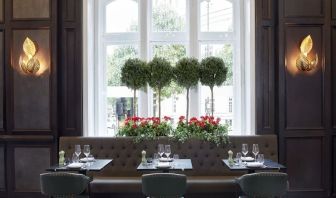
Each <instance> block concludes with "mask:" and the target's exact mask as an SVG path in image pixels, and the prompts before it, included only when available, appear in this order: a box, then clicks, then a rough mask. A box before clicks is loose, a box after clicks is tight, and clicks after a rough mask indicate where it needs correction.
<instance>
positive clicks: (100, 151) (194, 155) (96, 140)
mask: <svg viewBox="0 0 336 198" xmlns="http://www.w3.org/2000/svg"><path fill="white" fill-rule="evenodd" d="M159 143H162V144H170V145H171V149H172V153H173V154H174V153H177V154H179V156H180V158H190V159H191V160H192V164H193V170H192V171H184V172H183V174H186V175H187V176H189V177H188V191H189V189H192V188H194V186H197V185H198V184H199V182H202V181H204V182H208V183H209V181H211V180H209V177H210V176H213V179H214V184H215V183H216V182H217V184H220V182H219V181H220V180H218V178H219V177H228V178H227V179H228V180H226V181H225V182H222V186H223V185H224V184H225V185H228V186H231V187H232V186H233V185H234V184H233V183H234V178H235V177H237V176H240V175H242V174H244V172H232V171H230V170H228V169H227V168H226V167H225V166H224V165H223V163H222V161H221V159H224V158H227V157H228V154H227V152H228V150H230V149H231V150H232V151H233V152H234V153H236V152H240V151H241V145H242V144H243V143H247V144H249V146H250V148H249V150H250V151H251V150H252V148H251V147H252V144H254V143H257V144H259V149H260V152H261V153H263V154H264V155H265V158H268V159H272V160H274V161H278V150H277V149H278V146H277V136H275V135H263V136H230V143H229V144H227V145H220V146H218V147H217V146H216V145H215V144H213V143H209V142H204V141H200V140H194V139H193V140H188V141H186V142H185V143H180V142H177V141H175V140H169V139H168V138H165V137H163V138H160V139H159V140H155V141H154V140H148V141H143V142H140V143H135V142H134V140H133V139H132V138H128V137H115V138H106V137H61V138H60V142H59V149H60V150H64V151H65V157H71V156H72V153H73V152H74V145H75V144H80V145H82V146H83V145H84V144H89V145H91V153H92V154H93V156H94V157H95V158H102V159H104V158H112V159H113V162H112V163H111V164H109V165H108V167H106V168H105V169H104V170H103V171H101V172H98V173H93V177H94V178H97V180H96V179H94V180H93V181H92V182H91V190H92V191H93V192H95V191H97V192H102V191H101V190H106V191H111V192H114V190H113V189H115V188H104V189H102V188H101V187H102V185H105V186H108V185H112V183H118V182H119V183H120V182H121V180H122V178H125V179H126V178H133V179H131V180H129V181H130V182H129V184H130V185H131V186H132V185H133V187H134V188H133V187H132V189H133V190H134V191H137V189H138V190H139V192H141V182H140V180H141V178H140V176H141V175H142V173H141V172H138V171H137V170H136V168H137V166H138V165H139V163H140V161H141V151H142V150H146V152H147V156H152V154H153V153H154V152H157V145H158V144H159ZM180 173H181V172H180ZM191 176H193V177H191ZM98 178H99V179H98ZM196 178H198V179H196ZM112 180H113V181H112ZM231 181H232V182H231ZM139 182H140V185H138V184H139ZM121 183H123V182H121ZM208 185H210V184H208ZM214 186H215V185H214ZM217 187H218V185H217ZM121 188H122V187H120V188H119V189H121ZM194 189H195V190H196V189H197V187H195V188H194ZM115 190H117V189H115ZM223 190H224V189H223ZM209 191H211V189H209Z"/></svg>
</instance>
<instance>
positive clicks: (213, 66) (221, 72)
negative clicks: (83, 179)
mask: <svg viewBox="0 0 336 198" xmlns="http://www.w3.org/2000/svg"><path fill="white" fill-rule="evenodd" d="M227 72H228V68H227V67H225V64H224V61H223V59H221V58H217V57H208V58H205V59H203V60H202V62H201V66H200V81H201V83H202V85H206V86H209V87H210V90H211V115H212V116H213V113H214V101H213V88H214V86H220V85H222V84H223V83H224V82H225V80H226V75H227Z"/></svg>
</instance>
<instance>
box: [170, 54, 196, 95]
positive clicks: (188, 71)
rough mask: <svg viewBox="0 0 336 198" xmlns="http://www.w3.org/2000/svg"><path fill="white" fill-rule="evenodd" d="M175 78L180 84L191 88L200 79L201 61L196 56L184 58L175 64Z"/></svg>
mask: <svg viewBox="0 0 336 198" xmlns="http://www.w3.org/2000/svg"><path fill="white" fill-rule="evenodd" d="M175 79H176V82H177V84H178V85H180V86H182V87H184V88H186V89H189V88H191V87H193V86H196V85H197V83H198V80H199V63H198V60H197V59H196V58H182V59H181V60H179V61H178V62H177V64H176V66H175Z"/></svg>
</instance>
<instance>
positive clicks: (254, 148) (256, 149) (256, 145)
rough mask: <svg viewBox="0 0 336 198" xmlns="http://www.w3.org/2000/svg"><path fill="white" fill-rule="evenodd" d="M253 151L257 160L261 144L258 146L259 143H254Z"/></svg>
mask: <svg viewBox="0 0 336 198" xmlns="http://www.w3.org/2000/svg"><path fill="white" fill-rule="evenodd" d="M252 153H253V154H254V159H255V161H256V160H257V155H258V153H259V146H258V144H253V147H252Z"/></svg>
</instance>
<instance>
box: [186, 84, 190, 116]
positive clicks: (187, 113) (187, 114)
mask: <svg viewBox="0 0 336 198" xmlns="http://www.w3.org/2000/svg"><path fill="white" fill-rule="evenodd" d="M189 90H190V88H187V98H186V99H187V112H186V120H187V122H188V119H189Z"/></svg>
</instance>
